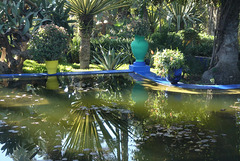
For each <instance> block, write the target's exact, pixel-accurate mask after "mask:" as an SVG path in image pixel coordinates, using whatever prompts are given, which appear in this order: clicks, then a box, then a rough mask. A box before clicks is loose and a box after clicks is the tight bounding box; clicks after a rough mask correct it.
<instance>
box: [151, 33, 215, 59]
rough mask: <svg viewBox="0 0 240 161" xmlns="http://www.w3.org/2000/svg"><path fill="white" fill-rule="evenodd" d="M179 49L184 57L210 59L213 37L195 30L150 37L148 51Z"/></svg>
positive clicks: (157, 34) (155, 34) (158, 34)
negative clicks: (204, 57)
mask: <svg viewBox="0 0 240 161" xmlns="http://www.w3.org/2000/svg"><path fill="white" fill-rule="evenodd" d="M165 48H167V49H179V50H180V51H182V52H183V53H184V55H186V56H206V57H211V55H212V48H213V37H212V36H208V35H204V34H198V33H197V32H196V31H195V30H188V31H182V32H178V33H175V32H161V33H154V34H152V36H151V43H150V49H151V50H153V51H156V50H157V49H158V50H162V49H165Z"/></svg>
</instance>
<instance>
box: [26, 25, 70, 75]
mask: <svg viewBox="0 0 240 161" xmlns="http://www.w3.org/2000/svg"><path fill="white" fill-rule="evenodd" d="M68 41H69V35H68V33H67V32H66V30H65V29H64V28H63V27H59V26H57V25H54V24H47V25H44V26H42V27H40V28H39V29H38V30H37V32H36V34H34V35H33V38H32V40H31V42H30V51H31V53H32V54H33V58H34V59H35V60H37V61H38V62H44V61H45V63H46V68H47V71H48V74H55V73H56V71H57V66H58V60H59V59H60V58H61V57H62V55H63V53H64V51H65V50H66V49H67V47H68Z"/></svg>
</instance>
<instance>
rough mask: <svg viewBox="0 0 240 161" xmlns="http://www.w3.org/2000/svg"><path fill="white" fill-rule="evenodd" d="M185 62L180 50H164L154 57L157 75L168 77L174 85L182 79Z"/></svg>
mask: <svg viewBox="0 0 240 161" xmlns="http://www.w3.org/2000/svg"><path fill="white" fill-rule="evenodd" d="M184 61H185V60H184V55H183V53H182V52H180V51H179V50H172V49H164V50H163V51H158V52H156V54H155V55H154V66H155V69H156V70H157V74H158V75H161V76H162V77H166V78H167V79H168V80H169V81H170V82H171V83H172V84H176V83H177V82H178V81H179V80H180V79H181V76H182V68H183V67H184V64H185V63H184Z"/></svg>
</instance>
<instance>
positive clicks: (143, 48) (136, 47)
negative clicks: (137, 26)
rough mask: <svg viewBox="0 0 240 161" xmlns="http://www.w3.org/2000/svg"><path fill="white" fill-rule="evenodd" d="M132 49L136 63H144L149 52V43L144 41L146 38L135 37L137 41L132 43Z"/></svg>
mask: <svg viewBox="0 0 240 161" xmlns="http://www.w3.org/2000/svg"><path fill="white" fill-rule="evenodd" d="M131 49H132V52H133V55H134V56H135V58H136V62H144V57H145V55H146V54H147V51H148V42H147V41H146V40H145V39H144V36H139V35H135V40H134V41H132V43H131Z"/></svg>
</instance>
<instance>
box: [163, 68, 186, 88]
mask: <svg viewBox="0 0 240 161" xmlns="http://www.w3.org/2000/svg"><path fill="white" fill-rule="evenodd" d="M181 78H182V68H180V69H174V70H172V71H169V74H168V77H167V80H168V81H169V82H171V84H177V83H178V82H179V81H180V79H181Z"/></svg>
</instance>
